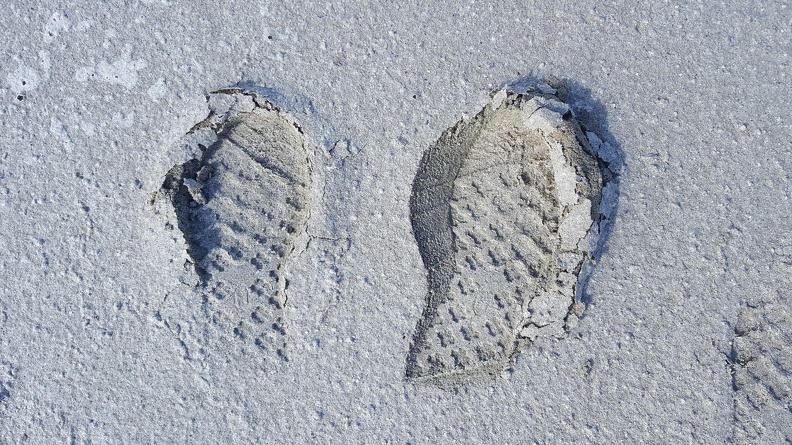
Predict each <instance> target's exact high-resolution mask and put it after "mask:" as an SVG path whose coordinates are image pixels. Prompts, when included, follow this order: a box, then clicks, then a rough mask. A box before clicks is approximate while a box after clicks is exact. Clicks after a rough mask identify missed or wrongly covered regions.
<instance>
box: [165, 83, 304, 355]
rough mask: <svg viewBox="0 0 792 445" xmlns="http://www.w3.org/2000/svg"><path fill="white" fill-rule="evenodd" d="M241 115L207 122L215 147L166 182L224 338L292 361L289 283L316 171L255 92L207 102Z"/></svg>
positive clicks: (296, 136) (284, 121) (293, 130)
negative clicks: (312, 174)
mask: <svg viewBox="0 0 792 445" xmlns="http://www.w3.org/2000/svg"><path fill="white" fill-rule="evenodd" d="M211 100H216V101H219V102H223V101H226V102H228V101H231V102H236V104H237V105H238V106H239V107H241V108H242V109H243V111H241V112H240V111H233V110H232V111H228V112H226V113H225V114H224V115H214V114H213V115H210V116H209V118H207V119H206V120H205V121H204V122H202V123H201V124H199V125H197V126H196V127H195V128H194V129H193V131H195V130H197V129H201V128H206V127H209V128H211V129H213V130H214V131H215V132H216V133H217V138H216V142H215V143H214V144H212V145H210V146H209V147H206V148H203V149H202V151H203V153H202V155H201V157H200V158H198V159H192V160H190V161H188V162H186V163H184V164H182V165H177V166H175V167H173V168H172V169H171V171H170V172H169V173H168V175H167V177H166V180H165V182H164V184H163V187H162V190H161V192H162V193H165V194H166V195H167V196H168V197H169V198H170V199H171V201H172V202H173V205H174V207H175V210H176V214H177V217H178V224H179V228H180V229H181V231H182V232H183V234H184V237H185V240H186V241H187V245H188V253H189V255H190V257H191V258H192V260H193V262H194V265H195V270H196V272H197V273H198V275H199V276H200V284H199V285H198V288H197V290H198V291H199V292H201V293H203V294H204V299H205V302H206V303H207V307H208V311H209V312H210V314H209V315H210V319H211V321H212V323H213V324H214V325H215V327H216V328H217V329H218V330H219V331H221V332H223V333H225V334H228V336H227V338H229V339H233V341H239V342H243V343H245V344H250V345H255V346H256V347H257V349H259V350H264V351H266V352H267V353H271V354H272V356H273V357H275V356H277V357H280V358H281V359H286V358H287V355H286V326H285V324H286V323H285V321H284V317H283V308H284V305H285V304H286V300H287V295H286V287H287V282H286V278H285V276H284V270H285V267H286V266H287V264H288V261H289V256H290V255H291V253H292V251H293V250H294V243H295V240H296V238H297V237H298V236H299V235H300V234H301V233H302V232H303V231H304V230H305V226H306V223H307V219H308V210H309V190H310V164H309V160H308V153H307V149H306V140H305V138H304V137H303V135H302V133H301V131H300V129H299V128H298V127H297V126H296V124H294V123H293V122H292V121H290V120H289V119H288V118H286V117H285V116H284V114H283V113H282V112H281V111H280V110H278V109H277V108H276V107H275V106H273V105H272V104H270V103H269V102H267V101H266V100H264V99H263V98H260V97H258V96H256V95H254V94H252V93H246V92H243V91H239V90H227V91H224V92H219V93H215V96H210V101H211Z"/></svg>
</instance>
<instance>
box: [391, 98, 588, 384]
mask: <svg viewBox="0 0 792 445" xmlns="http://www.w3.org/2000/svg"><path fill="white" fill-rule="evenodd" d="M555 93H556V90H555V89H553V88H552V87H550V86H549V85H546V84H542V85H540V86H539V87H537V88H535V89H530V90H528V91H526V92H524V93H515V92H511V91H506V90H503V91H500V92H499V93H497V94H496V95H495V96H494V98H493V101H492V102H491V103H490V104H488V105H487V106H486V107H484V109H483V110H482V111H481V112H480V113H479V114H478V115H477V116H475V117H474V118H473V119H470V120H464V119H463V120H462V121H460V122H458V123H457V124H456V125H454V126H453V127H452V128H450V129H448V130H446V131H445V133H443V135H442V136H441V137H440V139H439V140H438V141H437V142H436V143H435V144H434V145H433V146H432V147H430V148H429V149H428V150H427V151H426V152H425V153H424V156H423V159H422V160H421V163H420V166H419V168H418V173H417V174H416V177H415V180H414V182H413V187H412V196H411V198H410V218H411V221H412V228H413V233H414V235H415V239H416V241H417V243H418V249H419V251H420V253H421V257H422V259H423V263H424V266H425V268H426V269H427V272H428V294H427V296H426V306H425V309H424V312H423V315H422V317H421V319H420V320H419V321H418V324H417V327H416V331H415V335H414V337H413V342H412V345H411V347H410V351H409V354H408V357H407V368H406V374H407V377H408V378H434V377H441V376H454V375H458V374H471V373H478V372H487V373H491V374H496V373H498V372H500V371H502V370H503V369H504V367H505V366H506V365H508V363H509V360H510V359H511V358H512V356H513V355H514V354H515V353H516V352H517V351H518V350H519V349H520V348H522V347H523V346H524V345H526V344H528V343H530V342H531V341H532V340H534V339H535V338H537V337H542V336H554V337H559V338H560V337H563V336H565V333H566V330H565V329H566V325H567V324H568V323H569V322H571V321H574V320H576V319H577V315H579V314H580V312H581V310H582V307H583V306H582V304H579V303H576V301H577V299H576V294H577V296H578V297H579V296H580V289H578V288H579V287H580V284H579V283H581V282H582V280H583V279H584V276H583V275H585V274H581V270H582V269H584V265H585V264H586V263H588V264H590V263H591V262H590V261H589V260H590V257H591V253H592V250H593V249H594V246H596V243H597V236H598V234H599V226H598V221H599V220H600V214H599V209H600V201H601V196H602V191H603V179H602V172H601V170H600V166H599V163H598V161H597V159H596V158H595V156H594V155H593V150H592V148H591V146H590V144H589V142H588V140H587V138H586V136H585V135H584V133H583V132H582V131H581V129H580V127H579V125H578V124H577V123H576V121H575V120H574V118H573V117H572V113H571V111H570V109H569V107H568V106H567V105H566V104H564V103H563V102H562V101H561V100H560V99H559V98H558V97H557V96H556V95H555Z"/></svg>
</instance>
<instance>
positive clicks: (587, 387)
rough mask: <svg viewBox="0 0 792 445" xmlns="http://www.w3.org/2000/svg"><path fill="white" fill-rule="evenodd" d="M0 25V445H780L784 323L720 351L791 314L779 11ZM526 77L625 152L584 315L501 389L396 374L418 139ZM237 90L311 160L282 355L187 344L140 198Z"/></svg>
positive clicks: (411, 304) (177, 237)
mask: <svg viewBox="0 0 792 445" xmlns="http://www.w3.org/2000/svg"><path fill="white" fill-rule="evenodd" d="M1 20H2V26H1V27H0V37H1V38H0V51H2V60H3V61H4V63H3V64H2V65H1V66H0V82H1V83H0V128H2V131H1V132H0V248H2V251H3V252H4V255H3V258H2V260H0V443H8V444H16V443H27V444H51V443H73V444H89V443H93V444H98V443H101V444H115V443H393V444H407V443H410V444H435V443H711V444H722V443H729V442H736V443H783V441H784V440H790V439H792V413H791V412H790V410H789V407H790V403H792V402H790V396H789V392H785V391H784V390H785V388H789V387H790V386H789V385H790V384H789V382H790V369H787V368H784V366H782V365H783V363H784V362H785V359H784V357H788V355H784V354H783V351H789V349H790V344H789V339H790V335H789V333H788V332H789V331H788V330H787V331H786V334H785V333H784V332H783V329H784V328H786V329H788V326H787V325H786V324H780V325H779V326H781V330H782V331H777V330H768V329H763V328H758V330H757V331H755V332H759V333H761V335H759V334H757V335H753V334H749V335H747V336H746V338H750V339H751V342H747V343H746V344H747V345H748V346H746V347H747V348H749V349H748V350H747V352H746V351H744V350H741V351H740V353H739V354H735V353H734V352H733V350H732V342H733V340H734V338H735V335H736V334H735V329H736V326H737V321H738V316H739V314H740V313H741V311H743V312H744V311H745V310H746V308H748V309H750V310H748V312H745V313H748V314H754V313H755V311H756V310H761V308H763V307H778V305H781V306H783V307H787V308H788V307H789V306H790V305H792V302H790V298H792V295H791V294H790V291H789V289H790V276H792V271H790V267H792V254H791V253H790V252H792V222H790V221H792V218H790V215H792V203H791V202H790V194H792V186H791V185H790V184H791V183H792V178H791V177H790V175H791V173H790V171H792V146H791V145H790V141H792V127H790V125H792V123H791V120H790V117H789V104H790V102H791V100H792V82H791V79H790V78H789V76H790V65H791V64H792V60H790V53H789V51H790V48H792V45H790V43H792V39H791V38H790V24H792V8H790V7H788V6H787V5H786V2H783V1H775V2H770V1H761V0H760V1H756V2H749V3H744V4H743V3H739V2H738V3H733V2H731V3H729V2H727V3H719V4H703V3H688V4H683V5H676V4H670V3H662V2H661V3H657V4H654V3H653V4H644V5H635V4H633V3H630V2H610V3H603V2H595V1H582V2H581V1H575V2H572V1H565V2H549V1H545V2H538V3H536V2H535V3H530V2H529V3H526V2H496V3H492V4H490V5H482V4H481V2H468V3H460V2H433V3H431V4H427V5H425V6H414V5H406V4H403V5H399V4H388V3H381V4H372V3H371V2H354V1H349V2H332V3H325V2H302V1H292V2H287V3H286V4H283V3H281V2H271V3H266V2H258V3H256V2H223V3H208V2H207V3H201V2H187V1H179V0H173V1H169V0H162V1H153V0H149V1H143V2H128V4H126V3H121V2H110V3H96V2H86V1H83V2H72V3H64V2H51V1H41V2H34V3H30V2H22V1H13V0H12V1H10V2H6V3H5V4H4V14H3V18H2V19H1ZM550 75H553V76H557V77H558V78H560V79H562V80H564V81H565V82H566V84H567V87H568V89H569V102H570V105H571V107H572V108H573V110H575V112H576V114H577V116H578V119H579V120H580V121H581V122H583V123H584V125H586V126H587V130H589V131H593V132H595V133H597V134H599V136H600V137H602V138H603V139H604V140H605V141H606V142H608V143H610V144H611V145H612V146H613V147H615V148H616V149H617V150H619V151H620V153H618V156H620V157H621V161H618V160H617V161H615V162H617V163H619V162H623V164H624V169H623V173H622V176H621V182H620V184H619V186H618V189H617V190H614V189H613V188H612V187H611V188H608V189H607V192H608V193H609V194H613V193H614V192H618V194H619V199H618V206H617V208H616V210H615V211H616V216H615V218H614V221H615V223H614V225H613V227H612V232H611V233H610V235H609V236H608V237H607V238H606V241H605V244H604V248H603V249H602V252H601V254H600V256H599V260H598V262H597V264H596V267H595V268H594V269H593V273H592V275H591V276H590V280H589V282H588V287H587V289H586V292H585V296H586V303H588V307H587V308H586V310H585V312H584V313H583V316H582V317H581V319H580V321H579V322H578V323H577V326H576V327H575V328H574V330H573V331H571V332H570V333H569V336H568V337H567V338H564V339H561V340H555V339H551V338H544V339H540V340H538V341H537V343H535V344H533V345H531V346H530V347H529V348H527V349H526V350H525V352H524V353H522V354H521V355H520V356H519V357H518V359H517V360H516V362H515V363H514V364H513V366H512V367H510V368H509V370H508V371H507V372H505V373H504V375H503V376H501V377H499V378H497V379H492V380H484V381H474V382H471V383H469V384H464V385H458V386H451V387H448V386H442V385H440V386H438V385H433V384H428V383H416V382H411V381H408V380H405V377H404V372H405V356H406V353H407V351H408V349H409V345H410V340H411V336H412V333H413V330H414V328H415V322H416V320H417V319H418V317H420V314H421V310H422V308H423V305H424V296H425V292H426V277H425V270H424V268H423V264H422V262H421V258H420V255H419V252H418V249H417V247H416V243H415V240H414V238H413V236H412V234H411V229H410V222H409V214H408V205H407V202H408V200H409V193H410V187H411V184H412V180H413V178H414V175H415V171H416V168H417V165H418V162H419V161H420V159H421V156H422V153H423V151H424V150H425V149H426V148H427V147H429V146H430V145H431V144H432V143H434V142H435V141H436V139H437V138H438V137H439V136H440V134H441V133H442V132H443V131H444V130H445V129H446V128H448V127H449V126H451V125H453V124H454V123H455V122H457V121H458V120H459V118H460V117H461V116H462V115H464V114H466V115H470V116H472V115H475V114H476V113H477V112H478V111H479V110H481V108H482V107H483V106H484V104H486V103H488V102H489V101H490V96H489V93H490V92H491V91H494V90H497V89H498V88H500V87H501V86H502V85H504V84H509V83H515V82H520V81H525V80H535V79H541V78H544V77H546V76H550ZM235 85H241V86H245V87H259V90H260V91H262V92H264V93H266V95H267V97H268V98H269V99H270V100H271V101H272V102H273V103H275V104H276V105H278V106H279V107H281V108H282V109H284V110H285V111H286V112H288V113H289V114H290V115H291V116H293V118H294V120H295V121H297V122H298V123H299V124H300V126H301V128H302V130H303V132H304V133H305V135H306V137H307V138H309V139H310V140H312V141H313V143H314V144H315V150H314V153H313V162H314V164H313V175H314V176H315V178H314V182H313V196H314V199H313V201H312V208H311V219H310V220H309V223H308V229H307V233H308V237H307V239H305V240H304V243H303V246H304V248H303V250H302V251H301V253H300V254H298V255H295V256H294V257H293V259H292V262H291V264H290V267H289V270H288V271H287V273H288V279H289V288H288V290H289V301H288V303H287V307H286V315H287V317H288V319H289V326H288V330H289V331H288V332H289V334H288V335H289V338H290V342H291V344H290V346H291V351H292V352H291V355H290V357H289V358H290V360H289V362H287V363H285V364H275V363H273V362H271V361H268V360H265V359H264V358H262V357H263V356H261V355H258V354H255V353H252V352H251V351H247V350H244V349H239V348H236V347H234V345H229V347H228V348H227V349H223V348H214V349H208V348H202V347H201V345H202V344H204V343H202V342H203V338H204V336H205V335H206V330H205V326H202V325H201V324H200V323H198V322H197V321H196V320H199V319H200V314H201V311H202V307H201V306H202V301H201V299H200V298H198V297H196V294H194V293H193V292H192V291H191V289H190V285H191V284H194V282H193V281H191V280H193V279H194V276H193V275H191V271H189V270H185V267H184V263H185V260H186V259H187V255H186V253H185V246H184V239H183V237H182V236H181V233H180V232H179V231H178V230H167V229H166V228H165V227H164V223H163V221H164V220H163V216H162V215H161V214H159V215H158V214H156V212H155V210H156V206H152V205H151V204H150V197H151V194H152V193H153V192H155V191H157V190H158V189H159V187H160V185H161V184H162V181H163V178H164V176H165V174H166V172H167V171H168V170H169V169H170V168H171V167H172V166H173V165H175V164H177V163H181V162H184V161H185V160H186V159H188V158H189V157H190V156H191V155H192V154H194V153H191V152H190V150H193V149H194V147H182V146H179V145H178V144H176V141H179V140H181V138H182V137H183V136H184V134H185V133H187V131H188V130H189V129H190V128H191V127H193V125H195V124H196V123H198V122H200V121H201V120H202V119H204V118H205V117H206V115H207V110H208V108H207V104H206V102H205V95H206V94H207V93H208V92H210V91H214V90H217V89H219V88H224V87H229V86H235ZM194 136H195V135H194ZM609 156H610V157H611V159H613V156H614V152H612V151H611V152H609ZM185 283H188V284H185ZM766 301H770V302H771V303H765V302H766ZM755 308H759V309H755ZM751 317H753V318H751V320H754V319H756V320H764V319H766V318H767V316H765V318H762V316H755V315H751ZM741 329H742V328H741ZM774 329H775V328H774ZM738 331H739V332H740V333H742V332H743V331H742V330H738ZM779 332H780V333H779ZM771 334H772V335H776V336H777V338H780V339H781V340H779V341H776V340H777V338H776V337H773V338H774V339H775V340H773V341H772V347H773V348H775V349H774V350H773V351H774V352H773V353H772V354H765V355H763V354H764V352H765V351H762V350H761V347H759V349H756V350H755V351H753V350H752V349H750V348H754V347H755V346H752V345H755V344H759V345H761V344H763V343H762V341H764V340H762V339H763V338H765V336H766V335H771ZM739 335H742V334H739ZM784 335H786V337H784ZM754 339H755V342H758V343H755V342H754ZM785 339H786V340H785ZM779 348H780V349H779ZM784 348H786V349H784ZM752 351H753V352H752ZM778 351H782V352H781V353H779V352H778ZM779 355H780V357H781V358H780V359H778V358H776V360H778V362H773V361H772V360H770V359H768V358H767V357H770V358H771V359H772V358H773V357H778V356H779ZM754 356H755V357H763V358H761V359H759V358H757V359H756V360H753V359H752V358H751V357H754ZM746 357H747V358H746ZM741 360H752V361H749V362H747V363H748V364H746V363H743V362H741ZM768 360H770V361H769V362H768ZM786 362H788V358H787V359H786ZM766 363H769V365H768V366H769V368H766V369H764V371H762V369H760V370H759V371H760V372H754V373H753V374H751V373H749V374H747V375H749V377H745V376H744V373H742V372H741V373H737V375H739V376H741V377H740V379H738V381H735V380H734V379H733V374H734V369H735V367H738V366H746V369H752V368H751V367H752V366H753V365H754V364H760V365H761V364H766ZM763 366H764V365H763ZM774 366H775V367H774ZM740 369H742V368H740ZM768 376H769V377H768ZM743 378H749V379H752V378H755V381H753V383H751V384H750V385H748V386H745V387H742V386H740V385H741V384H742V383H740V382H741V381H742V379H743ZM765 380H767V381H768V382H769V383H765ZM779 382H780V383H779ZM746 394H747V395H746ZM735 401H738V402H737V403H736V402H735ZM737 405H738V408H739V409H735V406H737Z"/></svg>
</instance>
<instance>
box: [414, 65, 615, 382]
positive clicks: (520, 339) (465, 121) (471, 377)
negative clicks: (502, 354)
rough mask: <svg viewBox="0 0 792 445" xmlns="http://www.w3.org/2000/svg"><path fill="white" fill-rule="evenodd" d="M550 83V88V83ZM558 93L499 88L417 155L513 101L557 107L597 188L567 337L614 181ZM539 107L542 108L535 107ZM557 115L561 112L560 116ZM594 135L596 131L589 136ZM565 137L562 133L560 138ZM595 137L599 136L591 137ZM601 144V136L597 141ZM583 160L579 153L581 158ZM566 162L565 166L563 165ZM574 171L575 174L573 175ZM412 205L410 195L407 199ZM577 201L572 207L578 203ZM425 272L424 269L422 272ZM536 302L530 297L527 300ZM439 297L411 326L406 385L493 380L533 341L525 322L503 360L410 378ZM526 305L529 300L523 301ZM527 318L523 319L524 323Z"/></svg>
mask: <svg viewBox="0 0 792 445" xmlns="http://www.w3.org/2000/svg"><path fill="white" fill-rule="evenodd" d="M551 83H552V84H553V85H551ZM559 90H562V91H563V92H564V93H565V92H566V88H565V86H564V85H563V83H561V82H560V81H558V80H556V79H548V81H547V83H540V84H539V85H537V86H536V87H529V88H527V89H524V90H522V91H517V90H516V89H513V88H510V87H504V88H501V89H500V90H497V91H494V92H493V93H492V94H491V96H492V100H491V101H490V102H488V103H487V104H486V105H485V106H484V108H483V109H482V110H481V111H479V112H478V113H477V114H476V115H475V116H473V117H470V116H468V115H463V116H462V118H461V119H460V120H458V121H457V122H456V123H455V124H454V125H453V126H451V127H449V128H448V129H446V130H445V131H444V132H443V134H441V136H440V137H439V138H438V139H437V141H435V142H434V143H433V144H432V146H430V148H429V149H428V150H427V151H426V152H425V154H424V155H423V156H422V159H421V161H420V163H421V164H422V163H423V162H424V159H425V157H426V156H427V155H426V153H428V152H429V151H430V150H431V149H432V148H433V147H435V146H436V145H438V144H440V143H441V142H442V141H448V140H450V139H454V138H457V137H459V136H460V134H462V133H463V132H466V131H471V130H472V128H473V127H471V123H475V122H477V121H483V120H484V119H486V118H487V115H490V114H492V113H494V112H496V111H497V110H498V109H499V108H501V107H503V106H513V104H514V103H515V102H517V103H518V105H517V106H519V103H520V102H521V101H523V100H531V99H533V98H541V99H544V100H547V101H550V102H553V103H554V104H553V105H557V106H558V105H560V107H559V108H560V109H556V110H552V111H555V112H556V113H557V114H558V115H559V116H560V117H561V118H562V119H563V121H564V123H565V125H566V126H567V127H568V128H569V129H571V130H572V132H573V134H574V138H575V140H576V142H577V144H578V145H579V146H580V148H581V149H582V150H583V151H584V152H585V153H586V154H588V155H589V156H590V157H591V159H593V160H594V163H595V164H596V165H595V171H594V172H593V173H594V174H595V175H596V181H595V182H596V184H592V185H593V186H595V187H596V188H597V191H596V193H590V195H589V197H586V198H584V200H585V199H590V198H594V199H595V202H591V212H590V216H591V221H592V223H591V225H590V226H589V228H588V229H587V230H586V233H585V234H584V235H583V236H582V237H581V238H580V240H579V242H580V244H579V245H578V247H577V248H576V250H580V245H583V243H585V246H586V247H585V250H582V252H583V253H584V257H583V259H582V260H581V262H580V264H579V265H578V267H577V268H576V269H577V270H576V271H574V274H575V275H576V277H577V279H576V281H575V283H574V284H573V287H572V289H573V298H572V301H571V302H570V304H569V306H568V308H567V314H566V316H565V317H564V318H563V326H562V328H563V332H564V336H568V335H569V333H570V332H571V330H572V329H574V328H575V327H576V326H577V324H578V321H579V319H580V318H581V317H582V315H583V313H584V311H585V309H586V304H585V303H584V302H583V301H582V296H583V290H584V289H585V287H586V285H587V283H588V280H589V279H590V277H591V274H592V273H593V271H594V266H595V265H596V258H597V254H598V250H599V247H600V244H599V242H600V235H601V234H602V231H603V228H604V225H605V223H606V222H608V216H609V215H605V214H603V213H601V212H600V208H601V205H602V201H603V199H604V196H603V193H604V189H605V187H606V186H608V185H609V184H610V183H611V182H613V181H614V179H615V176H617V174H611V175H607V174H606V170H607V169H608V167H607V166H606V165H605V163H604V160H603V159H602V158H601V157H600V156H599V153H598V151H597V150H596V149H595V148H594V147H592V144H591V143H590V141H589V139H588V137H587V136H586V134H587V131H585V130H584V129H583V128H582V127H581V125H580V123H579V122H578V121H577V120H576V119H575V118H574V113H573V111H572V109H571V108H570V107H569V105H568V104H567V103H566V102H564V101H563V100H562V99H561V98H559V97H558V95H557V93H558V92H559ZM539 108H542V107H539ZM537 109H538V108H537ZM562 111H563V112H562ZM560 130H562V129H561V128H558V127H556V130H555V132H560ZM594 134H595V135H596V133H594ZM562 136H565V135H562ZM596 136H597V137H599V135H596ZM600 141H601V138H600ZM563 147H567V145H563ZM568 151H569V150H564V151H563V154H564V156H565V157H566V158H567V160H568V161H567V162H566V163H565V164H567V165H570V164H571V166H572V167H573V168H575V167H576V166H583V165H585V163H584V162H581V159H580V156H581V155H580V154H578V153H569V152H568ZM583 156H585V155H583ZM570 159H571V162H569V161H570ZM576 173H577V171H576ZM410 201H411V203H412V196H411V199H410ZM579 204H580V203H577V204H576V205H579ZM576 205H572V206H569V208H567V209H565V212H564V214H563V216H562V221H563V220H564V218H565V217H566V216H568V215H569V213H570V212H571V211H572V210H573V209H574V208H575V207H576ZM426 270H427V271H428V269H426ZM534 298H536V296H534V297H533V298H532V299H531V301H533V299H534ZM438 300H439V297H437V296H435V295H434V292H433V291H430V292H428V293H427V295H426V297H425V302H426V304H425V306H424V309H423V311H422V315H421V317H420V319H419V320H418V323H417V324H416V328H415V331H414V335H413V341H412V342H411V344H410V347H409V350H408V354H407V369H406V371H407V372H406V373H405V379H406V380H407V381H411V382H415V383H431V384H435V385H439V386H441V387H449V385H450V386H453V385H458V384H466V383H470V382H472V381H485V380H492V379H495V378H497V377H498V376H500V375H502V374H504V373H506V372H508V369H509V368H510V367H512V366H513V365H514V363H515V361H516V359H517V357H519V355H520V353H521V352H523V351H524V350H525V349H526V347H527V346H529V345H530V344H531V343H533V342H534V340H533V339H530V338H528V337H525V336H522V335H521V331H522V330H524V329H525V328H526V327H528V326H531V323H527V324H523V325H522V326H521V328H520V330H519V331H513V334H515V335H514V340H513V344H512V347H511V349H510V352H509V353H508V356H507V357H506V358H505V359H502V360H491V361H487V362H483V363H482V364H480V365H478V366H473V367H469V368H465V369H453V370H450V371H447V372H440V373H436V374H429V375H422V376H415V375H411V374H412V373H411V372H410V371H411V368H413V364H414V363H415V358H416V356H417V355H419V354H420V349H419V347H416V345H418V344H419V343H418V340H419V339H421V340H420V342H421V343H423V340H422V339H423V337H424V336H425V334H426V332H428V331H429V330H430V329H431V328H432V325H431V323H430V322H428V320H432V319H434V316H435V315H436V311H437V307H438V306H439V301H438ZM527 304H528V305H530V301H529V302H528V303H527ZM526 320H529V319H526ZM549 336H551V337H556V338H562V337H557V335H556V336H554V335H552V334H551V335H549Z"/></svg>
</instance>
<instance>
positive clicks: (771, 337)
mask: <svg viewBox="0 0 792 445" xmlns="http://www.w3.org/2000/svg"><path fill="white" fill-rule="evenodd" d="M782 270H783V269H782ZM779 289H788V287H787V286H779ZM774 293H776V295H773V294H774ZM789 301H790V299H789V298H788V295H783V294H782V291H780V290H779V291H777V292H773V291H768V292H766V293H765V294H764V295H759V296H758V297H757V298H755V299H754V300H753V301H751V302H749V303H748V304H747V305H746V306H745V307H744V308H743V309H742V311H741V312H740V317H739V320H738V322H737V325H736V328H735V338H734V341H733V343H732V357H731V358H732V375H733V379H734V380H733V386H734V391H735V393H734V410H735V420H736V426H735V437H734V442H735V443H738V444H749V443H750V444H755V443H789V442H791V441H792V307H790V304H789Z"/></svg>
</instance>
